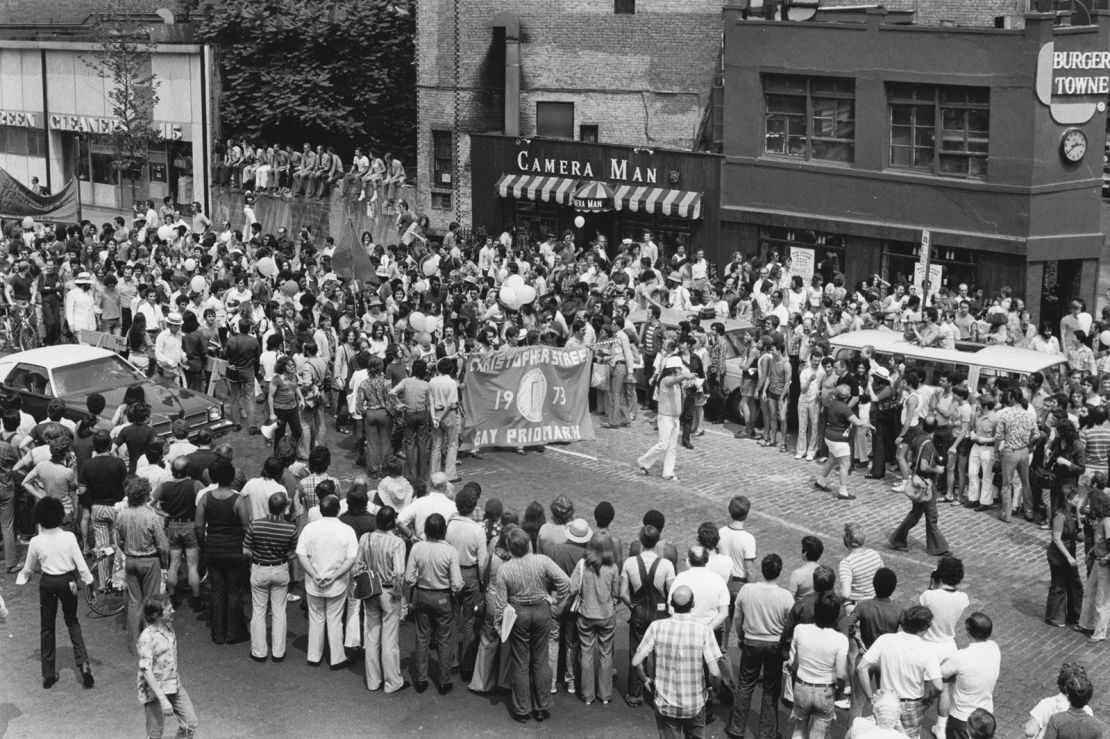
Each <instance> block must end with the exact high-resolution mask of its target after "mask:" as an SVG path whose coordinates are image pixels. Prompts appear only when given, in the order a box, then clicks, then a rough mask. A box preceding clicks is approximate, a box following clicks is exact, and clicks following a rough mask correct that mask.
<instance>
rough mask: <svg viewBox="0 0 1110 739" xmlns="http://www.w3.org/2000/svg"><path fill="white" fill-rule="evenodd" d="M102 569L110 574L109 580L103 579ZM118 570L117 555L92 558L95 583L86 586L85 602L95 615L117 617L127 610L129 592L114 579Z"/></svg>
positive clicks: (91, 564)
mask: <svg viewBox="0 0 1110 739" xmlns="http://www.w3.org/2000/svg"><path fill="white" fill-rule="evenodd" d="M101 569H103V570H104V571H105V572H107V573H108V576H107V579H106V580H102V579H101V575H100V573H101ZM115 569H116V555H115V553H114V552H113V553H111V554H105V555H100V556H97V557H92V558H90V560H89V570H90V571H91V572H92V576H93V581H92V582H91V583H90V584H88V585H86V586H85V602H87V603H88V604H89V608H91V609H92V611H93V613H96V614H99V615H101V616H115V615H116V614H117V613H123V611H124V609H125V608H127V590H126V588H124V587H122V585H121V584H120V583H119V582H117V578H115V577H113V573H114V572H115Z"/></svg>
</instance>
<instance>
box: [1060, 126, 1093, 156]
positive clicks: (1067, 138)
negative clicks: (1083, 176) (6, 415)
mask: <svg viewBox="0 0 1110 739" xmlns="http://www.w3.org/2000/svg"><path fill="white" fill-rule="evenodd" d="M1086 153H1087V134H1085V133H1083V132H1082V131H1080V130H1079V129H1078V128H1069V129H1068V130H1066V131H1064V134H1063V135H1062V136H1061V137H1060V156H1062V157H1063V158H1064V161H1065V162H1072V163H1075V162H1078V161H1080V160H1081V159H1083V156H1084V155H1085V154H1086Z"/></svg>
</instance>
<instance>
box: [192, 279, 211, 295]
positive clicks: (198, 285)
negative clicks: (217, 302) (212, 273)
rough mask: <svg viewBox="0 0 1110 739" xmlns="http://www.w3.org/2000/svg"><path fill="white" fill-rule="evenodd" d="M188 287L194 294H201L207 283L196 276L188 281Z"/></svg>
mask: <svg viewBox="0 0 1110 739" xmlns="http://www.w3.org/2000/svg"><path fill="white" fill-rule="evenodd" d="M189 287H191V288H192V289H193V292H195V293H202V292H204V288H206V287H208V283H207V282H205V281H204V278H203V277H201V276H200V275H197V276H196V277H194V278H193V279H192V280H190V281H189Z"/></svg>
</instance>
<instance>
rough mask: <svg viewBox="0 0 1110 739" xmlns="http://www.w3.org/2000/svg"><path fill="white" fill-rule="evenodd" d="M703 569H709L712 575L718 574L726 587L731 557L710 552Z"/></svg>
mask: <svg viewBox="0 0 1110 739" xmlns="http://www.w3.org/2000/svg"><path fill="white" fill-rule="evenodd" d="M705 569H707V570H709V571H710V572H712V573H713V574H714V575H718V576H720V578H721V580H722V581H723V582H724V583H725V587H728V579H729V577H731V576H732V558H731V557H726V556H725V555H723V554H717V553H716V552H711V553H710V555H709V561H708V562H706V563H705Z"/></svg>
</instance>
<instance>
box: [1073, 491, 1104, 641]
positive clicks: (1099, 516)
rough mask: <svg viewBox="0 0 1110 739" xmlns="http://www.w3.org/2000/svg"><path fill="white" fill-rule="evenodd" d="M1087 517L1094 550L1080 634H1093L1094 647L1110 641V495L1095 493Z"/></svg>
mask: <svg viewBox="0 0 1110 739" xmlns="http://www.w3.org/2000/svg"><path fill="white" fill-rule="evenodd" d="M1087 518H1088V519H1089V520H1090V521H1091V527H1092V538H1093V542H1092V547H1091V550H1090V552H1088V554H1087V571H1088V574H1087V587H1086V588H1085V589H1084V591H1083V606H1082V608H1081V610H1080V613H1079V625H1078V626H1076V627H1075V628H1076V630H1077V631H1082V632H1084V633H1087V634H1089V635H1090V638H1089V639H1088V641H1089V642H1091V643H1092V644H1096V643H1098V642H1102V641H1105V640H1106V631H1107V628H1110V545H1108V544H1107V540H1108V539H1110V495H1107V493H1106V491H1105V490H1092V491H1091V492H1090V494H1089V495H1088V496H1087Z"/></svg>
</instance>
